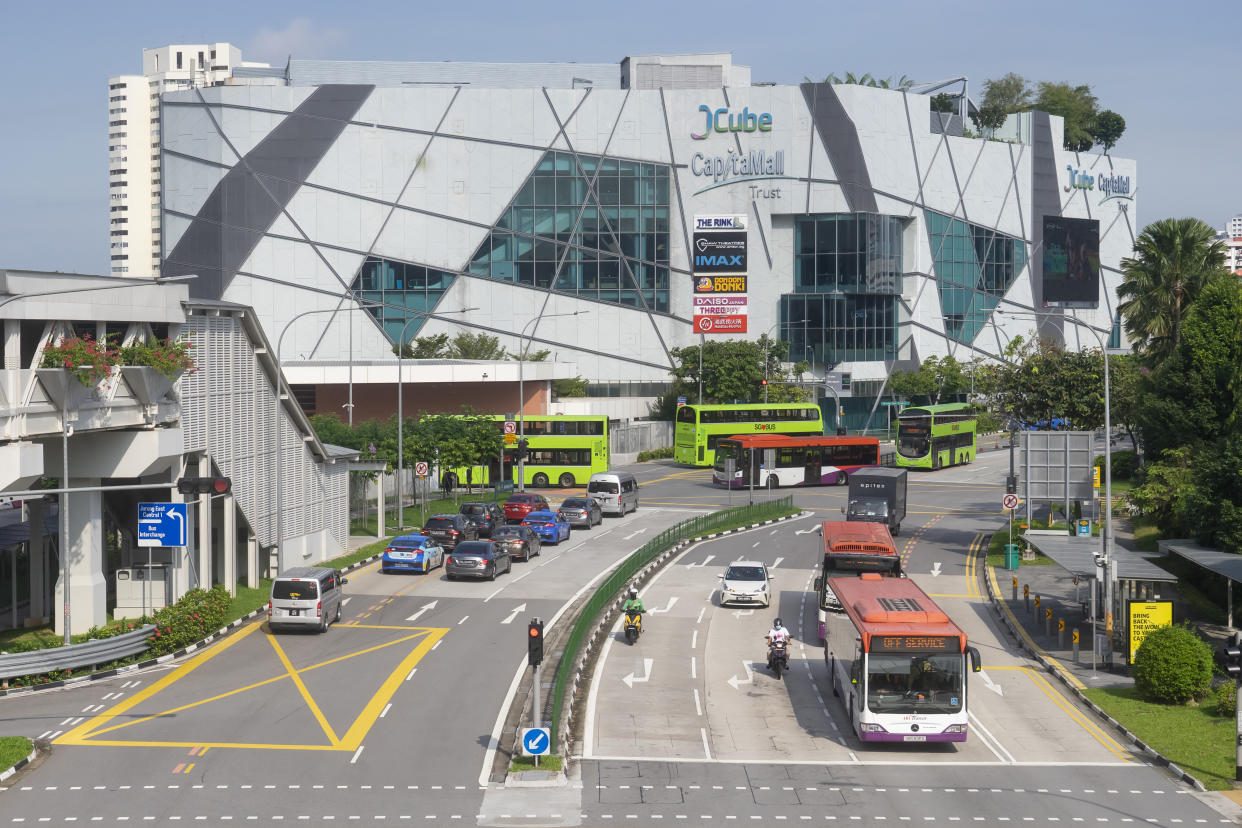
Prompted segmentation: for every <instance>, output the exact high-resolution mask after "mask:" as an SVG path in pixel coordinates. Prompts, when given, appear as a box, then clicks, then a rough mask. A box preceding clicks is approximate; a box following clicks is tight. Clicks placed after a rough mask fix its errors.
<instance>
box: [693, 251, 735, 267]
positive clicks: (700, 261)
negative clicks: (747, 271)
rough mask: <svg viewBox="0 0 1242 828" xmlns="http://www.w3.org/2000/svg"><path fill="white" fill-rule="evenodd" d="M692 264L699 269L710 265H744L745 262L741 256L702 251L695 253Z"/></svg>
mask: <svg viewBox="0 0 1242 828" xmlns="http://www.w3.org/2000/svg"><path fill="white" fill-rule="evenodd" d="M694 266H695V267H696V268H700V269H706V268H711V267H729V268H732V267H744V266H745V262H744V261H743V259H742V257H741V256H712V255H704V254H702V253H699V254H696V255H695V257H694Z"/></svg>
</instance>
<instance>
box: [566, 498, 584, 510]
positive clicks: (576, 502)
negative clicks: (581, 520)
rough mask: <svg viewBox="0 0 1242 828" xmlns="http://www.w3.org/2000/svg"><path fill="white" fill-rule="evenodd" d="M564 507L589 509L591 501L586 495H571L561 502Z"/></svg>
mask: <svg viewBox="0 0 1242 828" xmlns="http://www.w3.org/2000/svg"><path fill="white" fill-rule="evenodd" d="M561 508H562V509H589V508H591V501H589V500H587V499H586V498H585V497H571V498H569V499H568V500H566V501H565V502H564V503H562V504H561Z"/></svg>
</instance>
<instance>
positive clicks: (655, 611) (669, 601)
mask: <svg viewBox="0 0 1242 828" xmlns="http://www.w3.org/2000/svg"><path fill="white" fill-rule="evenodd" d="M676 603H677V596H676V595H674V596H673V597H672V598H669V599H668V606H666V607H665V608H664V609H649V610H647V612H652V613H660V612H668V611H669V610H671V609H672V608H673V605H674V604H676Z"/></svg>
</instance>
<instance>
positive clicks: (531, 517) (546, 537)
mask: <svg viewBox="0 0 1242 828" xmlns="http://www.w3.org/2000/svg"><path fill="white" fill-rule="evenodd" d="M522 525H523V526H529V527H530V528H531V531H533V532H534V533H535V534H536V535H538V536H539V540H541V541H543V542H544V543H560V542H561V541H563V540H569V521H567V520H565V517H564V515H562V514H561V513H560V512H550V511H548V510H546V509H540V510H539V511H536V512H529V513H528V514H527V515H526V517H524V518H522Z"/></svg>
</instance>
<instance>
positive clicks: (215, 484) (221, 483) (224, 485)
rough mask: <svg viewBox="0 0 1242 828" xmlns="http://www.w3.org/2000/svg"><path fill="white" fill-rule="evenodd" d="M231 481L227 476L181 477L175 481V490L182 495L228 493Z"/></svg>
mask: <svg viewBox="0 0 1242 828" xmlns="http://www.w3.org/2000/svg"><path fill="white" fill-rule="evenodd" d="M232 489H233V481H232V480H229V479H228V478H227V477H183V478H181V479H180V480H178V481H177V491H179V492H181V494H183V495H201V494H228V493H229V492H230V491H232Z"/></svg>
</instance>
